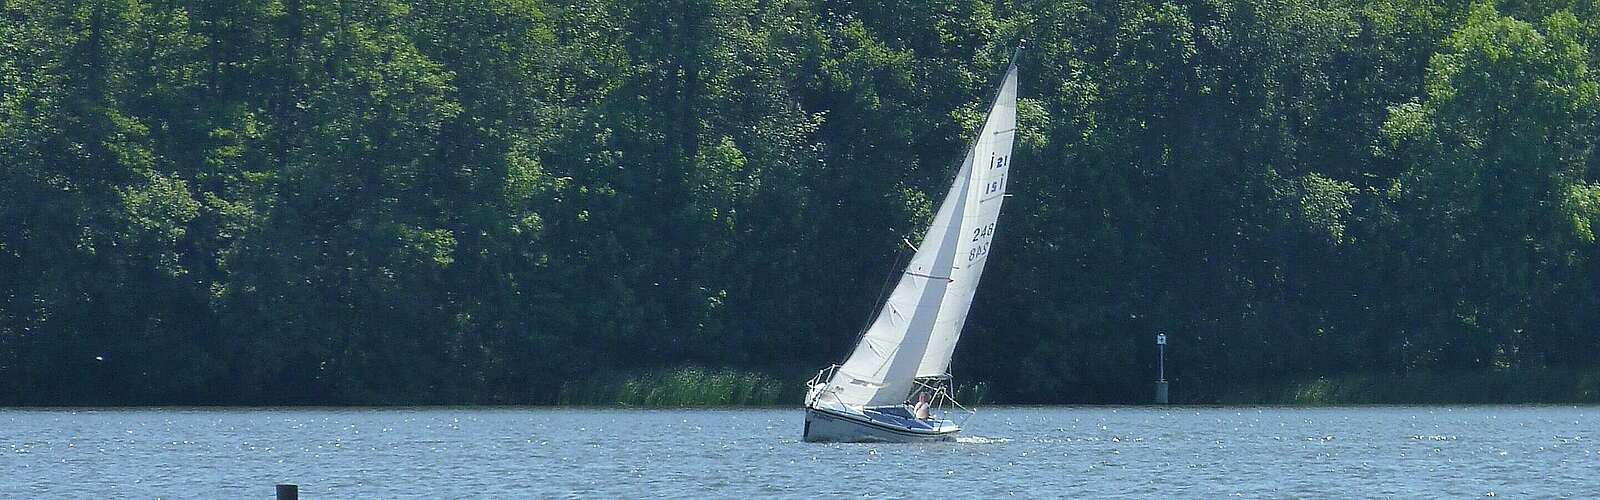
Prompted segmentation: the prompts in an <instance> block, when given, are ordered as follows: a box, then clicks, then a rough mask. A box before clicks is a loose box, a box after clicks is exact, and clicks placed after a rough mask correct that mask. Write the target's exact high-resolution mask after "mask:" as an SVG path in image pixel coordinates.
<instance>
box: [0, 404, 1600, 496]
mask: <svg viewBox="0 0 1600 500" xmlns="http://www.w3.org/2000/svg"><path fill="white" fill-rule="evenodd" d="M801 417H802V415H801V412H800V410H798V409H757V410H597V409H525V408H489V409H485V408H421V409H281V410H279V409H140V410H98V411H89V410H0V498H50V497H106V496H110V497H116V498H127V497H133V498H156V497H161V498H271V497H272V496H273V485H274V484H277V483H295V484H299V485H300V488H301V494H302V496H304V497H306V498H328V497H359V498H374V497H376V498H388V497H408V496H420V495H428V496H434V497H446V498H453V497H529V496H533V497H567V496H579V497H614V496H619V495H620V496H629V497H639V496H651V497H656V496H679V497H704V496H761V497H769V496H793V497H811V496H819V495H820V496H862V495H870V496H874V497H876V496H916V497H923V498H927V497H929V496H930V495H936V496H937V497H940V498H948V497H999V496H1019V497H1059V496H1072V497H1081V496H1134V497H1151V496H1185V497H1193V496H1197V495H1198V496H1208V497H1209V496H1218V495H1241V496H1245V497H1300V496H1310V497H1326V496H1341V497H1348V496H1359V497H1411V496H1418V495H1422V496H1446V497H1465V496H1474V497H1481V496H1488V495H1494V496H1499V497H1561V496H1571V497H1589V498H1594V497H1600V434H1597V429H1600V408H1595V407H1576V408H1574V407H1522V406H1516V407H1356V408H1194V407H1166V408H1138V407H1123V408H1100V407H1094V408H1075V407H1048V408H987V409H983V410H981V411H980V413H979V414H978V415H977V416H976V417H974V418H973V420H971V421H970V422H969V423H968V426H967V429H968V430H967V437H965V438H963V439H962V440H961V441H960V442H956V443H944V444H934V445H925V444H924V445H888V444H872V445H862V444H849V445H840V444H832V445H817V444H806V443H801V442H799V440H798V438H799V433H800V427H801Z"/></svg>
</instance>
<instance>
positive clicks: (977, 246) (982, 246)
mask: <svg viewBox="0 0 1600 500" xmlns="http://www.w3.org/2000/svg"><path fill="white" fill-rule="evenodd" d="M993 239H994V223H993V222H990V223H989V225H987V226H983V227H975V228H972V243H973V244H972V248H971V249H970V250H967V262H972V261H974V260H978V257H982V256H984V255H987V254H988V253H989V243H990V242H992V241H993Z"/></svg>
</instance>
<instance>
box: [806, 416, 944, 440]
mask: <svg viewBox="0 0 1600 500" xmlns="http://www.w3.org/2000/svg"><path fill="white" fill-rule="evenodd" d="M960 432H961V428H960V427H957V426H954V425H948V426H944V427H943V428H942V429H940V430H924V429H912V428H905V427H898V426H894V425H890V424H885V423H882V422H876V421H873V420H871V419H869V418H867V417H865V416H861V415H854V414H849V413H841V412H835V411H831V410H828V409H824V408H806V427H805V434H804V440H805V441H806V442H808V443H932V442H940V441H955V440H956V435H957V434H958V433H960Z"/></svg>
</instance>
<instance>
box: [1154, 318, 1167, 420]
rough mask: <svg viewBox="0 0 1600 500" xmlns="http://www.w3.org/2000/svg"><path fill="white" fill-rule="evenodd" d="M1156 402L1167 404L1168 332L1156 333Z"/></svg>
mask: <svg viewBox="0 0 1600 500" xmlns="http://www.w3.org/2000/svg"><path fill="white" fill-rule="evenodd" d="M1156 404H1158V405H1164V404H1167V334H1165V333H1157V334H1156Z"/></svg>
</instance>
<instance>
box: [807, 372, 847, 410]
mask: <svg viewBox="0 0 1600 500" xmlns="http://www.w3.org/2000/svg"><path fill="white" fill-rule="evenodd" d="M838 371H839V365H831V366H829V367H827V368H823V369H822V370H820V371H818V372H817V376H815V377H811V380H808V381H806V406H807V407H811V406H815V403H816V402H817V398H821V397H822V395H823V394H833V391H830V390H827V388H825V387H824V388H822V389H817V385H818V384H826V383H828V381H829V380H833V374H834V373H835V372H838ZM833 397H834V399H835V400H838V398H839V395H837V394H833ZM839 402H840V403H841V404H842V403H843V401H842V400H841V401H839Z"/></svg>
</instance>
